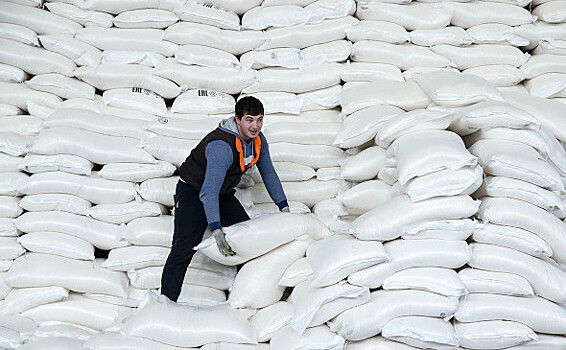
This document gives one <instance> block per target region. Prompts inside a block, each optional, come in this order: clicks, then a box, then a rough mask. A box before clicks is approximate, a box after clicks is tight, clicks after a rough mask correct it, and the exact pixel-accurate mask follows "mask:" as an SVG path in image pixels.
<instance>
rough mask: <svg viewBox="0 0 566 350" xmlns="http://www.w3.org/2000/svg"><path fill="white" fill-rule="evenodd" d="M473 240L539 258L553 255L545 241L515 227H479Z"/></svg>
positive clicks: (483, 225) (488, 225)
mask: <svg viewBox="0 0 566 350" xmlns="http://www.w3.org/2000/svg"><path fill="white" fill-rule="evenodd" d="M472 239H473V240H474V242H477V243H486V244H493V245H498V246H502V247H507V248H512V249H515V250H518V251H520V252H523V253H527V254H529V255H532V256H535V257H538V258H542V257H550V256H552V253H553V251H552V248H551V247H550V246H549V245H548V243H547V242H546V241H545V240H544V239H542V238H541V237H539V236H537V235H536V234H535V233H533V232H530V231H527V230H523V229H521V228H518V227H513V226H504V225H493V224H481V225H477V226H476V229H475V230H474V234H473V235H472Z"/></svg>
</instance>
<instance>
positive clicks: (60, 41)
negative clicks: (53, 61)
mask: <svg viewBox="0 0 566 350" xmlns="http://www.w3.org/2000/svg"><path fill="white" fill-rule="evenodd" d="M39 41H40V42H41V45H42V46H43V47H44V48H45V49H46V50H49V51H52V52H56V53H59V54H61V55H63V56H65V57H68V58H70V59H71V60H73V62H75V63H76V64H77V65H79V66H95V65H97V64H99V63H100V58H101V51H100V50H99V49H97V48H96V47H94V46H92V45H89V44H87V43H85V42H82V41H80V40H78V39H75V38H74V36H73V35H71V34H49V35H40V36H39Z"/></svg>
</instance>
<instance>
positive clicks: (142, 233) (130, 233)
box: [124, 215, 174, 247]
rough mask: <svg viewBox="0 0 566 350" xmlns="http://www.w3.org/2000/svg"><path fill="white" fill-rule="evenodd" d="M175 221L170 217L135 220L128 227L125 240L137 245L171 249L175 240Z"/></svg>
mask: <svg viewBox="0 0 566 350" xmlns="http://www.w3.org/2000/svg"><path fill="white" fill-rule="evenodd" d="M173 220H174V217H173V216H170V215H162V216H158V217H143V218H138V219H134V220H132V221H130V222H128V224H127V225H126V230H125V231H124V238H125V239H126V240H127V241H128V242H130V243H131V244H135V245H150V246H151V245H157V246H163V247H170V246H171V242H172V239H173Z"/></svg>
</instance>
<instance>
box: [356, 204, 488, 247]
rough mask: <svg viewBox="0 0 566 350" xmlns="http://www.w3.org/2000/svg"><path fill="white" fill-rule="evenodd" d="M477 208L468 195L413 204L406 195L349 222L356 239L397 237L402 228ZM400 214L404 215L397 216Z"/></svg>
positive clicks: (463, 214)
mask: <svg viewBox="0 0 566 350" xmlns="http://www.w3.org/2000/svg"><path fill="white" fill-rule="evenodd" d="M478 207H479V203H478V202H475V201H474V200H473V199H472V198H471V197H469V196H465V195H460V196H453V197H436V198H430V199H427V200H424V201H421V202H417V203H413V202H412V201H411V200H410V198H409V197H408V196H405V195H403V196H398V197H394V198H391V199H390V200H388V201H387V202H385V203H383V204H382V205H380V206H378V207H376V208H374V209H372V210H370V211H369V212H367V213H365V214H363V215H361V216H360V217H358V218H357V219H356V220H354V222H353V223H352V225H351V229H350V230H351V231H352V233H353V234H354V235H355V236H356V237H357V238H359V239H375V240H381V241H388V240H392V239H395V238H397V237H399V236H400V235H401V234H402V233H403V227H405V226H407V225H410V224H416V223H418V222H423V221H430V220H446V219H463V218H467V217H470V216H472V215H474V214H475V213H476V212H477V210H478ZM399 213H404V215H402V216H399Z"/></svg>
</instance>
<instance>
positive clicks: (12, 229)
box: [0, 218, 21, 267]
mask: <svg viewBox="0 0 566 350" xmlns="http://www.w3.org/2000/svg"><path fill="white" fill-rule="evenodd" d="M14 221H15V220H14V219H11V218H0V237H17V236H19V235H20V234H21V232H20V231H18V230H17V229H16V225H15V224H14ZM0 265H2V264H1V263H0ZM2 267H3V266H2Z"/></svg>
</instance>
